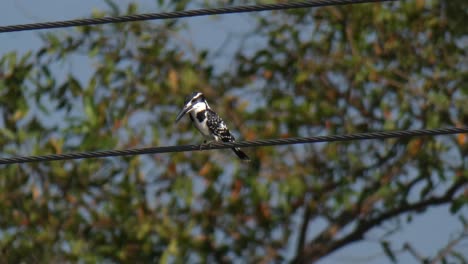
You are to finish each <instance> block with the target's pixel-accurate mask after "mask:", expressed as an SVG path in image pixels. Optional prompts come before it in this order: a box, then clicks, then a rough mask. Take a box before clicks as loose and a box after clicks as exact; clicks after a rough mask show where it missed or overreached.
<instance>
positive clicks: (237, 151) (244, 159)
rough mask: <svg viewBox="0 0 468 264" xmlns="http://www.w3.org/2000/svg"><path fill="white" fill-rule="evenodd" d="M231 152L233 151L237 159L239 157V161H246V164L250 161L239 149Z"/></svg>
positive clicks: (233, 149)
mask: <svg viewBox="0 0 468 264" xmlns="http://www.w3.org/2000/svg"><path fill="white" fill-rule="evenodd" d="M232 151H234V153H236V155H237V157H239V158H240V159H241V160H243V161H247V162H248V161H250V158H249V156H247V154H245V153H244V152H243V151H242V150H240V148H232Z"/></svg>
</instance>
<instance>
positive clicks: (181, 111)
mask: <svg viewBox="0 0 468 264" xmlns="http://www.w3.org/2000/svg"><path fill="white" fill-rule="evenodd" d="M192 108H193V106H192V105H189V104H186V105H184V108H183V109H182V110H180V112H179V114H178V115H177V117H176V120H175V122H176V123H177V122H179V120H180V119H181V118H182V117H183V116H184V115H185V114H186V113H187V112H188V111H190V110H192Z"/></svg>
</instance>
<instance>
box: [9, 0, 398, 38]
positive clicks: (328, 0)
mask: <svg viewBox="0 0 468 264" xmlns="http://www.w3.org/2000/svg"><path fill="white" fill-rule="evenodd" d="M386 1H397V0H309V1H300V2H290V3H277V4H261V5H245V6H232V7H220V8H207V9H196V10H185V11H175V12H163V13H148V14H138V15H127V16H119V17H102V18H85V19H74V20H65V21H56V22H44V23H33V24H21V25H11V26H2V27H0V33H5V32H14V31H25V30H38V29H50V28H64V27H75V26H88V25H99V24H108V23H121V22H134V21H142V20H156V19H172V18H184V17H195V16H207V15H221V14H232V13H248V12H259V11H271V10H284V9H295V8H306V7H308V8H310V7H319V6H329V5H345V4H358V3H370V2H386Z"/></svg>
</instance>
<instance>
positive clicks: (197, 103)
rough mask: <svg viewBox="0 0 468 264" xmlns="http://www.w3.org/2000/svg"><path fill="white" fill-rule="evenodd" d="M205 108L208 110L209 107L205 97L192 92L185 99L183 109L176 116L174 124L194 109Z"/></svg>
mask: <svg viewBox="0 0 468 264" xmlns="http://www.w3.org/2000/svg"><path fill="white" fill-rule="evenodd" d="M207 108H210V106H209V105H208V103H207V102H206V100H205V96H203V94H202V93H200V92H194V93H192V94H191V95H189V96H187V97H186V98H185V103H184V107H183V108H182V110H180V112H179V114H178V115H177V118H176V122H178V121H179V120H180V119H181V118H182V117H183V116H184V115H185V114H186V113H190V112H191V111H193V110H196V109H197V110H205V109H207Z"/></svg>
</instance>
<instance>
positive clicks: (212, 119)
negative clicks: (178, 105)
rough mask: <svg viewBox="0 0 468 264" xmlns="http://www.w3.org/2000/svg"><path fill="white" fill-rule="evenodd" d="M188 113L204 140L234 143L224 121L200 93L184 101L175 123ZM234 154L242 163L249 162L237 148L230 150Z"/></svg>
mask: <svg viewBox="0 0 468 264" xmlns="http://www.w3.org/2000/svg"><path fill="white" fill-rule="evenodd" d="M186 113H189V116H190V119H191V120H192V122H193V124H194V125H195V127H196V128H197V129H198V131H200V133H202V135H203V136H204V137H205V138H208V139H211V140H213V139H214V140H215V141H222V142H234V141H235V140H236V139H235V138H234V136H232V135H231V132H229V129H228V128H227V126H226V124H225V123H224V121H223V120H222V119H221V118H220V117H219V116H218V114H216V113H215V112H214V111H213V110H211V108H210V106H209V105H208V103H207V102H206V99H205V96H203V94H202V93H199V92H194V93H192V94H191V95H190V96H187V98H186V99H185V103H184V107H183V108H182V110H181V111H180V113H179V114H178V115H177V118H176V123H177V122H178V121H179V120H180V119H181V118H182V116H184V115H185V114H186ZM232 150H233V151H234V153H236V155H237V156H238V157H239V158H240V159H241V160H243V161H250V159H249V157H248V156H247V155H246V154H245V153H244V152H243V151H242V150H240V149H239V148H232Z"/></svg>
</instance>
